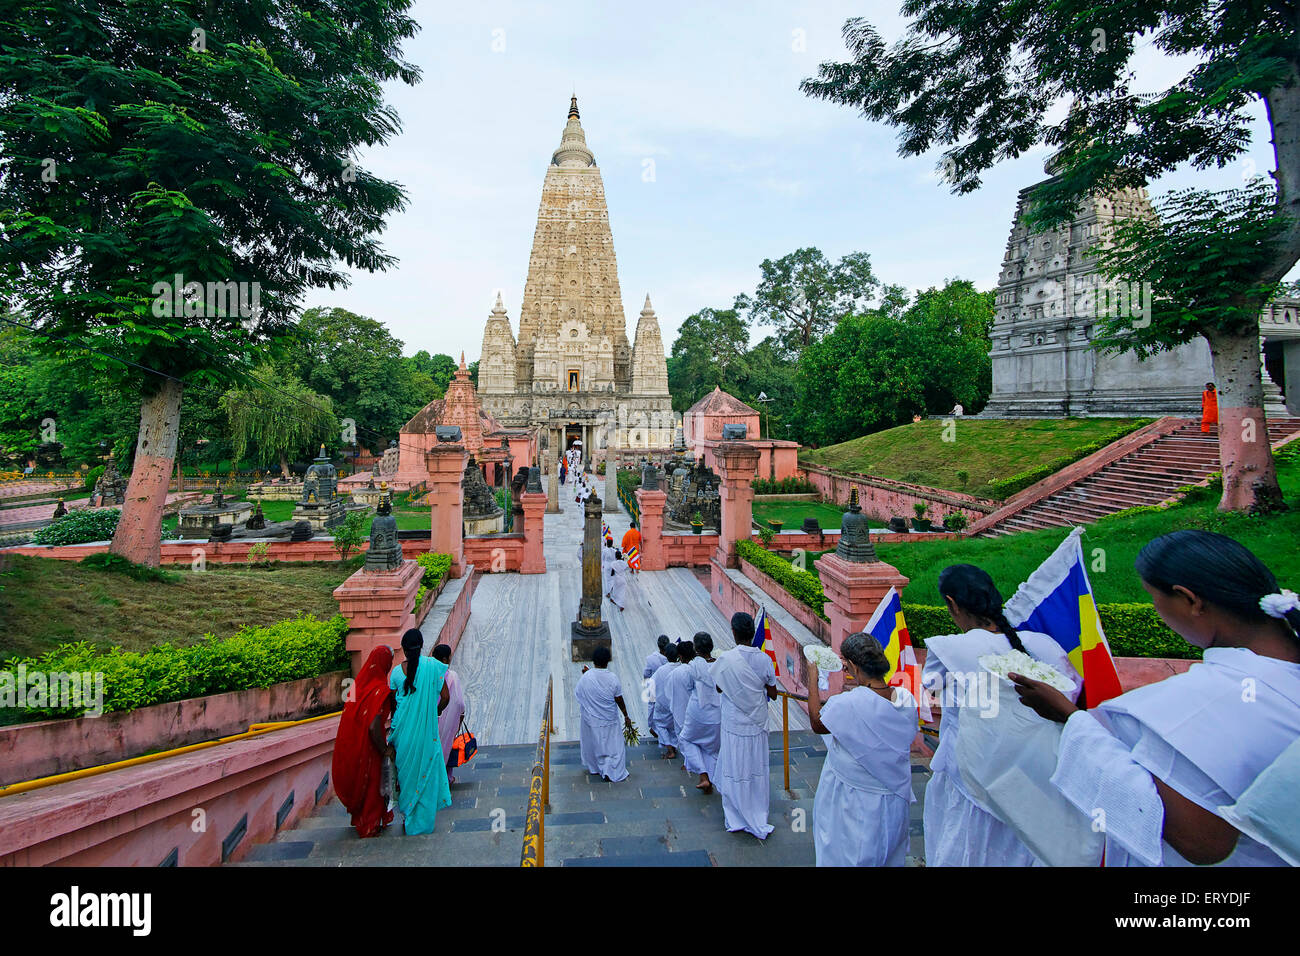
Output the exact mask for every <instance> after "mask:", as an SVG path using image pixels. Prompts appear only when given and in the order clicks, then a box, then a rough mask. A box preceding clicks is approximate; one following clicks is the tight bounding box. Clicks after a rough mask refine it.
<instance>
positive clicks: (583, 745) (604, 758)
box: [573, 667, 628, 783]
mask: <svg viewBox="0 0 1300 956" xmlns="http://www.w3.org/2000/svg"><path fill="white" fill-rule="evenodd" d="M573 694H574V696H575V697H577V698H578V707H579V708H580V710H581V712H582V729H581V731H580V732H579V735H578V740H579V748H580V751H581V754H582V765H583V766H584V767H586V768H587V772H588V773H598V774H600V775H601V776H602V777H608V778H609V780H610V781H611V782H612V783H617V782H618V781H620V780H626V779H627V776H628V773H627V741H626V740H624V739H623V719H622V715H621V714H620V713H619V710H618V704H617V703H615V701H614V698H615V697H621V696H623V685H622V684H621V683H619V679H618V677H617V675H615V674H613V673H611V672H610V671H608V670H606V669H605V668H603V667H593V668H592V669H591V670H589V671H587V673H585V674H583V675H582V677H580V678H579V679H578V685H577V687H575V688H574V692H573Z"/></svg>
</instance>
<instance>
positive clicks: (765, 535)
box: [758, 527, 776, 548]
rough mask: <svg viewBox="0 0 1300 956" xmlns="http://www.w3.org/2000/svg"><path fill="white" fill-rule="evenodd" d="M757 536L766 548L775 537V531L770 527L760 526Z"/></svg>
mask: <svg viewBox="0 0 1300 956" xmlns="http://www.w3.org/2000/svg"><path fill="white" fill-rule="evenodd" d="M758 536H759V538H760V539H761V540H762V542H763V547H765V548H766V547H769V546H770V545H771V544H772V539H773V538H774V537H776V532H775V531H773V530H772V529H771V528H770V527H768V528H763V527H760V528H759V529H758Z"/></svg>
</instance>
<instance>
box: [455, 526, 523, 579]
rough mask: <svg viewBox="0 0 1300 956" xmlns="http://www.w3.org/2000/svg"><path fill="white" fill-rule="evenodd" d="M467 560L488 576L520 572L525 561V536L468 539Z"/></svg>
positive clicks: (497, 535)
mask: <svg viewBox="0 0 1300 956" xmlns="http://www.w3.org/2000/svg"><path fill="white" fill-rule="evenodd" d="M465 560H466V562H468V563H469V564H472V565H474V566H475V567H476V568H478V569H479V571H480V572H485V573H488V574H496V573H498V572H501V571H518V570H519V568H520V566H521V565H522V564H523V560H524V536H523V535H522V534H491V535H481V536H475V537H467V538H465Z"/></svg>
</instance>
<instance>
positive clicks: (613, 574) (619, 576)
mask: <svg viewBox="0 0 1300 956" xmlns="http://www.w3.org/2000/svg"><path fill="white" fill-rule="evenodd" d="M630 573H631V572H629V571H628V569H627V562H626V561H624V560H623V552H621V551H615V552H614V560H613V561H612V562H611V563H610V565H609V574H608V576H607V577H606V579H605V580H607V581H608V582H609V592H608V596H609V599H610V600H611V601H613V602H614V606H615V607H617V608H618V610H619V613H622V612H623V611H624V610H626V608H627V576H628V574H630Z"/></svg>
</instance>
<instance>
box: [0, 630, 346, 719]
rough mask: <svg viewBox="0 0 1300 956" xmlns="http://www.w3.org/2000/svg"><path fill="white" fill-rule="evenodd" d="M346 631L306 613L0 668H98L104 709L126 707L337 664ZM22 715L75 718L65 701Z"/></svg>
mask: <svg viewBox="0 0 1300 956" xmlns="http://www.w3.org/2000/svg"><path fill="white" fill-rule="evenodd" d="M347 630H348V621H347V618H345V617H344V616H343V615H341V614H336V615H335V616H334V617H332V618H330V619H329V620H328V621H318V620H316V618H315V617H313V616H312V615H310V614H307V615H303V616H301V617H298V618H295V619H293V620H289V621H279V622H277V623H275V624H272V625H270V626H269V627H246V628H244V629H243V630H241V631H239V632H238V633H237V634H235V635H234V636H233V637H229V638H226V639H224V640H218V639H217V638H215V637H213V636H212V635H211V634H208V635H207V636H205V637H204V638H203V640H202V641H200V642H199V643H197V644H193V645H191V646H189V647H176V646H174V645H172V644H160V645H158V646H157V647H153V648H150V649H149V650H147V651H144V652H136V651H124V650H122V648H120V647H115V648H112V649H111V650H108V651H104V650H100V649H99V648H96V647H95V646H94V645H93V644H90V643H89V642H86V641H80V642H78V643H75V644H61V645H59V646H58V647H56V648H55V649H54V650H52V651H49V652H48V653H46V654H43V655H41V656H40V657H39V658H34V659H33V658H28V659H26V660H10V661H7V662H5V665H4V667H3V668H2V669H0V670H3V671H8V672H10V673H12V672H13V671H14V670H15V669H16V668H17V667H18V665H19V664H24V665H26V669H27V672H28V673H31V672H33V671H41V672H44V673H79V674H85V673H90V674H103V675H104V700H103V707H104V712H105V713H109V712H113V711H127V710H135V709H136V708H137V707H148V706H151V705H153V704H165V703H168V702H169V701H174V700H185V699H186V698H189V697H201V696H204V695H206V694H220V693H225V692H227V691H237V690H248V689H250V688H254V687H270V686H271V685H272V684H278V683H281V682H283V681H291V680H301V679H302V678H306V677H317V676H319V675H321V674H325V673H328V672H329V671H335V670H342V669H344V668H346V667H347V666H348V653H347V650H346V648H345V646H344V642H343V637H344V635H345V634H346V633H347ZM23 713H24V714H25V715H26V716H28V717H30V718H32V719H36V720H40V719H45V718H53V717H77V716H80V712H79V711H78V710H77V709H75V708H67V707H26V708H23Z"/></svg>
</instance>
